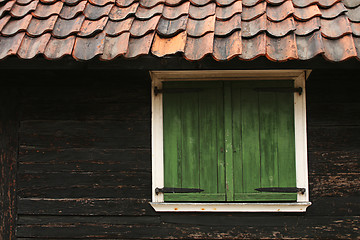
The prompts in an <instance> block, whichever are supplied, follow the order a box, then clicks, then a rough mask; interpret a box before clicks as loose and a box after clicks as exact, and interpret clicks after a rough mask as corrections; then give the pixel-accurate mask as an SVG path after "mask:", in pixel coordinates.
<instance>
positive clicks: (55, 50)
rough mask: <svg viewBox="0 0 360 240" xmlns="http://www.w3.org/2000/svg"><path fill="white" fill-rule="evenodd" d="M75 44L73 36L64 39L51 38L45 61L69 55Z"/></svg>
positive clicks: (45, 53)
mask: <svg viewBox="0 0 360 240" xmlns="http://www.w3.org/2000/svg"><path fill="white" fill-rule="evenodd" d="M74 43H75V36H69V37H67V38H65V39H59V38H54V37H51V38H50V40H49V42H48V44H47V46H46V49H45V52H44V55H45V57H46V58H47V59H59V58H62V57H63V56H65V55H71V53H72V51H73V47H74Z"/></svg>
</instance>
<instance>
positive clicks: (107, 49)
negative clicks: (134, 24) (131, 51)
mask: <svg viewBox="0 0 360 240" xmlns="http://www.w3.org/2000/svg"><path fill="white" fill-rule="evenodd" d="M129 39H130V33H129V32H124V33H122V34H120V35H119V36H116V37H110V36H106V38H105V44H104V52H103V54H102V55H100V59H102V60H111V59H114V58H116V57H118V56H121V55H124V54H125V53H126V52H127V49H128V43H129Z"/></svg>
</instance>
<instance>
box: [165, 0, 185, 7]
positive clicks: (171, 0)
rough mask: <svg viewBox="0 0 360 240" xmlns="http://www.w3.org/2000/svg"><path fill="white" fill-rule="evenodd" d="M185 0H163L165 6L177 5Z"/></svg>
mask: <svg viewBox="0 0 360 240" xmlns="http://www.w3.org/2000/svg"><path fill="white" fill-rule="evenodd" d="M185 1H186V0H165V5H167V6H177V5H179V4H181V3H183V2H185Z"/></svg>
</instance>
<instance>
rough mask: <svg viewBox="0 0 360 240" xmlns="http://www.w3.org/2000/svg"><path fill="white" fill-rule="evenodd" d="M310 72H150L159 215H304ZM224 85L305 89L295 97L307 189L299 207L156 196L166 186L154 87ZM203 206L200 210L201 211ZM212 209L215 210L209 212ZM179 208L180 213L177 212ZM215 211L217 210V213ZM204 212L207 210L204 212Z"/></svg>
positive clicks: (300, 166) (299, 163) (299, 169)
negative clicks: (272, 83)
mask: <svg viewBox="0 0 360 240" xmlns="http://www.w3.org/2000/svg"><path fill="white" fill-rule="evenodd" d="M310 73H311V70H212V71H151V72H150V76H151V78H152V88H151V95H152V201H153V202H152V203H150V204H151V206H153V208H154V209H155V210H156V211H173V212H176V211H178V212H180V211H191V212H195V211H199V212H202V211H205V212H206V211H210V212H211V211H215V212H216V211H223V212H224V211H225V212H304V211H306V208H307V207H308V206H310V205H311V203H310V202H309V186H308V164H307V136H306V99H305V96H306V91H305V80H306V78H308V76H309V74H310ZM219 80H220V81H221V80H226V81H228V80H235V81H239V80H254V81H256V80H294V87H302V89H303V92H302V94H301V95H299V94H297V93H295V94H294V119H295V155H296V185H297V187H299V188H305V189H306V191H305V194H300V193H299V194H298V198H297V202H296V203H165V202H164V195H163V194H162V193H159V194H158V195H157V194H155V188H156V187H163V186H164V165H163V162H164V161H163V121H162V119H163V106H162V94H158V95H157V96H155V94H154V87H155V86H156V87H158V89H162V82H164V81H219ZM200 206H201V207H200ZM211 206H212V207H213V208H212V210H211V209H210V208H211ZM175 208H177V210H175ZM214 208H215V209H214ZM202 209H205V210H202Z"/></svg>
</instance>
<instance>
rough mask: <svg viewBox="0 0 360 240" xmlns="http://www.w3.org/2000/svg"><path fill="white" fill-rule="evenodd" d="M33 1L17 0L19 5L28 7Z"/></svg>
mask: <svg viewBox="0 0 360 240" xmlns="http://www.w3.org/2000/svg"><path fill="white" fill-rule="evenodd" d="M31 1H32V0H16V3H17V4H19V5H28V4H29V3H30V2H31Z"/></svg>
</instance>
